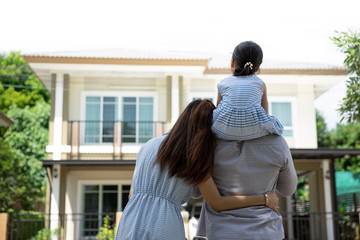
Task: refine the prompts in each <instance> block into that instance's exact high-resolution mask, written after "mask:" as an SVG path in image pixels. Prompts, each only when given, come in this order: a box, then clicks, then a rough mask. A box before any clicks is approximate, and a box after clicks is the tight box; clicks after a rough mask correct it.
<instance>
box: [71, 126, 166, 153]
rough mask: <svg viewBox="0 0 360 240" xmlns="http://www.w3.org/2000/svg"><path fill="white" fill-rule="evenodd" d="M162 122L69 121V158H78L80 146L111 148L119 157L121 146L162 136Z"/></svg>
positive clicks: (136, 143) (137, 143)
mask: <svg viewBox="0 0 360 240" xmlns="http://www.w3.org/2000/svg"><path fill="white" fill-rule="evenodd" d="M164 129H165V123H164V122H152V121H150V122H149V121H70V122H69V142H70V145H71V154H70V155H71V157H78V156H79V154H80V148H81V147H82V146H112V147H113V155H114V156H115V157H117V156H121V154H122V147H123V146H131V145H132V146H134V145H141V144H144V143H145V142H147V141H148V140H150V139H151V138H153V137H159V136H161V135H162V134H164Z"/></svg>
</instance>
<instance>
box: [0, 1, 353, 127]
mask: <svg viewBox="0 0 360 240" xmlns="http://www.w3.org/2000/svg"><path fill="white" fill-rule="evenodd" d="M359 9H360V1H359V0H341V1H340V0H339V1H332V0H301V1H300V0H273V1H269V0H251V1H250V0H247V1H245V0H221V1H219V0H217V1H214V0H181V1H178V0H151V1H150V0H116V1H115V0H103V1H93V0H87V1H84V0H71V1H69V0H62V1H54V0H52V1H51V0H32V1H28V0H21V1H19V0H11V1H9V0H0V19H1V31H0V52H9V51H11V50H16V51H21V52H22V53H34V52H35V53H36V52H53V51H68V50H92V49H108V48H133V49H152V50H178V51H200V52H214V53H230V52H232V50H233V48H234V47H235V46H236V45H237V44H238V43H239V42H241V41H245V40H253V41H255V42H257V43H258V44H259V45H260V46H261V47H262V49H263V51H264V57H265V59H280V60H284V59H286V60H289V61H300V62H314V63H323V64H333V65H339V66H341V65H342V63H343V60H344V55H343V54H342V53H340V52H339V50H338V49H337V48H336V46H335V45H334V44H333V43H332V41H331V40H330V37H331V36H335V35H336V33H335V31H336V30H337V31H347V30H349V29H351V30H359V29H360V18H359V17H358V16H359V14H358V11H359ZM345 89H346V88H345V85H344V82H343V83H340V84H339V85H337V86H334V87H333V88H332V89H331V90H330V93H326V94H324V95H323V96H321V97H319V98H318V99H317V100H316V102H315V105H316V107H317V108H320V109H319V110H320V112H322V113H323V115H324V116H325V118H326V122H327V124H328V127H329V128H333V127H335V124H336V122H337V121H338V120H339V117H338V116H337V114H336V111H335V109H336V108H338V103H339V101H340V99H341V98H342V97H343V95H344V93H345ZM329 96H330V97H329ZM334 96H337V97H334ZM329 99H330V100H331V102H332V103H331V104H330V101H329ZM325 103H326V104H325Z"/></svg>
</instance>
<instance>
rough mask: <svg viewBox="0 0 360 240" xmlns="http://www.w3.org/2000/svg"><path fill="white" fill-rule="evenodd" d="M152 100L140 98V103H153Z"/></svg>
mask: <svg viewBox="0 0 360 240" xmlns="http://www.w3.org/2000/svg"><path fill="white" fill-rule="evenodd" d="M153 101H154V100H153V98H151V97H147V98H145V97H142V98H140V103H153Z"/></svg>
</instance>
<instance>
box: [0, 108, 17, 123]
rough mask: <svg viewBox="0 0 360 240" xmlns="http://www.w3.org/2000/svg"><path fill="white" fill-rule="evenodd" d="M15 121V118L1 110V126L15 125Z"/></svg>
mask: <svg viewBox="0 0 360 240" xmlns="http://www.w3.org/2000/svg"><path fill="white" fill-rule="evenodd" d="M14 123H15V121H14V120H12V119H10V118H9V117H8V116H6V114H5V113H4V112H2V111H0V127H4V126H6V127H7V126H10V125H13V124H14Z"/></svg>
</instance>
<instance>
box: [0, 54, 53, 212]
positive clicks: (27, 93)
mask: <svg viewBox="0 0 360 240" xmlns="http://www.w3.org/2000/svg"><path fill="white" fill-rule="evenodd" d="M49 102H50V96H49V93H48V92H47V91H46V89H45V88H44V87H43V86H42V84H41V82H40V81H39V80H38V79H37V78H36V76H35V75H34V73H32V72H31V70H30V69H29V67H28V66H27V65H26V62H25V61H24V59H23V58H22V57H21V56H20V53H16V52H12V53H10V54H9V55H5V54H0V109H1V110H2V111H4V112H5V113H6V114H7V115H8V116H9V117H10V118H12V119H14V120H15V121H16V123H15V124H13V125H12V126H10V127H8V128H1V131H0V189H1V191H0V212H1V211H4V212H11V211H19V210H32V209H33V207H34V205H35V203H36V202H37V201H39V199H41V198H42V197H43V196H44V190H45V189H44V188H45V181H44V178H45V176H46V174H45V170H44V169H43V167H42V164H41V160H43V159H44V158H45V157H46V152H45V147H46V144H47V141H48V140H47V139H48V122H49V115H50V104H49Z"/></svg>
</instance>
